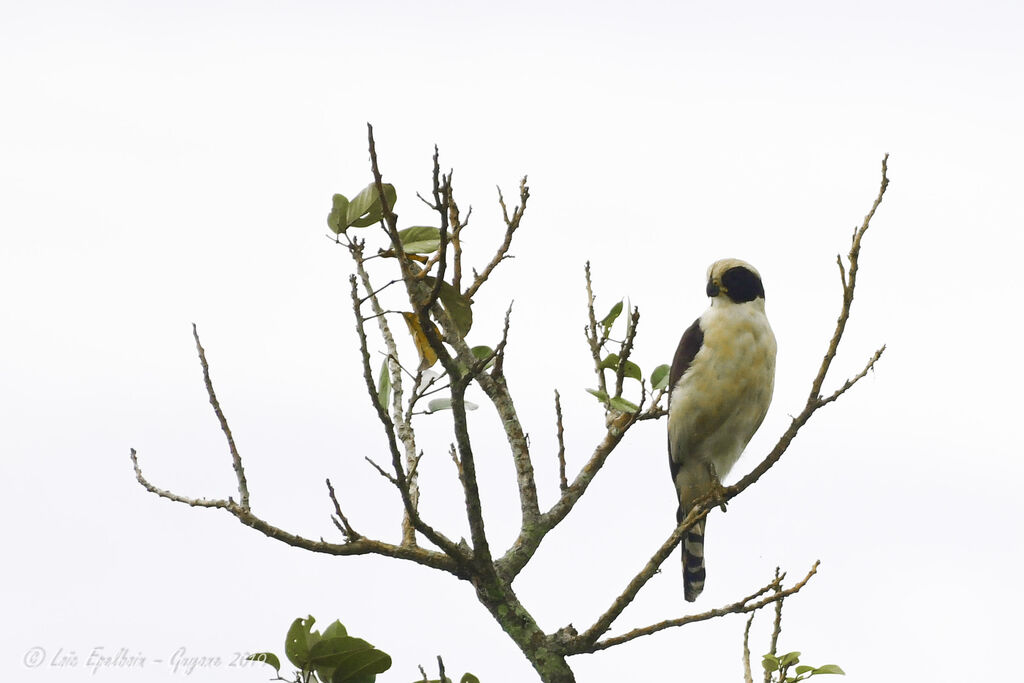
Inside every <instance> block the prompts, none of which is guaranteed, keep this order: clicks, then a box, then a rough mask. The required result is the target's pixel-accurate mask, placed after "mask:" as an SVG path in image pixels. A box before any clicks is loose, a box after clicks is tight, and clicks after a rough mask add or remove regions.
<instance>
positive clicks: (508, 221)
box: [466, 176, 530, 298]
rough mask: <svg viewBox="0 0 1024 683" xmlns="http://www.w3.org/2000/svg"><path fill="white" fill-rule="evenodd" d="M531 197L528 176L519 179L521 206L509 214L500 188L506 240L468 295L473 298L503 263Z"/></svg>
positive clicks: (499, 194) (499, 201) (475, 280)
mask: <svg viewBox="0 0 1024 683" xmlns="http://www.w3.org/2000/svg"><path fill="white" fill-rule="evenodd" d="M529 198H530V188H529V186H527V184H526V176H523V179H522V180H520V181H519V206H517V207H516V208H515V209H513V210H512V216H511V217H510V216H509V215H508V209H507V208H506V207H505V198H504V197H503V196H502V195H501V188H500V187H499V188H498V203H499V204H501V213H502V216H503V217H504V219H505V240H504V241H503V242H502V243H501V246H499V247H498V251H497V252H495V254H494V257H493V258H492V259H491V262H490V263H488V264H487V265H486V266H485V267H484V270H483V272H482V273H480V274H479V275H477V276H476V278H475V279H474V280H473V284H471V285H470V286H469V287H468V288H467V289H466V296H468V297H470V298H472V297H473V295H474V294H475V293H476V291H477V290H478V289H480V286H481V285H483V283H484V282H486V281H487V278H489V277H490V276H491V273H492V272H493V271H494V269H495V268H497V267H498V264H499V263H501V262H502V261H503V260H504V259H505V258H506V254H507V253H508V250H509V247H511V246H512V235H513V234H514V233H515V231H516V230H517V229H518V228H519V222H520V221H521V220H522V219H523V213H525V212H526V201H527V200H528V199H529Z"/></svg>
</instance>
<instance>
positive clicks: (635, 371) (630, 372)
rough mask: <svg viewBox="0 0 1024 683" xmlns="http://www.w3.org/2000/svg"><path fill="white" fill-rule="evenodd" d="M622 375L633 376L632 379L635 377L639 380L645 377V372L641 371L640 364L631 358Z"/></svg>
mask: <svg viewBox="0 0 1024 683" xmlns="http://www.w3.org/2000/svg"><path fill="white" fill-rule="evenodd" d="M622 376H623V377H631V378H632V379H635V380H636V381H637V382H639V381H641V380H642V379H643V373H642V372H640V366H639V365H637V364H636V363H634V362H633V361H631V360H627V361H626V368H625V370H623V372H622Z"/></svg>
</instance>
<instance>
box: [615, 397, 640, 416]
mask: <svg viewBox="0 0 1024 683" xmlns="http://www.w3.org/2000/svg"><path fill="white" fill-rule="evenodd" d="M608 404H609V405H610V406H611V407H612V408H615V410H618V411H619V412H622V413H635V412H636V411H638V410H640V406H638V405H637V404H635V403H632V402H630V401H627V400H626V399H624V398H622V397H621V396H616V397H615V398H613V399H611V400H610V401H609V402H608Z"/></svg>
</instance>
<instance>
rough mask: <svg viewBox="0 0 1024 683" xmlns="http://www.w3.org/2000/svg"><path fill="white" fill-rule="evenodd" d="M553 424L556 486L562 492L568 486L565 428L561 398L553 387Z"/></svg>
mask: <svg viewBox="0 0 1024 683" xmlns="http://www.w3.org/2000/svg"><path fill="white" fill-rule="evenodd" d="M555 426H556V429H557V435H558V488H559V489H560V490H561V491H562V492H563V493H564V492H565V490H566V489H568V488H569V480H568V479H566V478H565V430H564V428H563V427H562V400H561V397H560V396H559V395H558V390H557V389H555Z"/></svg>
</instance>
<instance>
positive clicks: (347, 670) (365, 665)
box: [331, 649, 391, 683]
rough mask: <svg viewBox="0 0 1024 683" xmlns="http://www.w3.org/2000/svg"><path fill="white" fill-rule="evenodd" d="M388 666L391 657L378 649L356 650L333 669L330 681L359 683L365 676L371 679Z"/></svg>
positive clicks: (389, 665)
mask: <svg viewBox="0 0 1024 683" xmlns="http://www.w3.org/2000/svg"><path fill="white" fill-rule="evenodd" d="M390 668H391V657H390V656H389V655H387V654H385V653H383V652H381V651H380V650H376V649H370V650H365V651H362V652H356V653H354V654H353V655H352V656H351V657H349V658H348V659H346V660H345V661H344V663H343V664H341V665H340V666H338V668H337V669H335V671H334V676H332V677H331V683H360V682H361V681H363V680H367V677H369V679H368V680H371V681H372V680H373V678H374V677H376V675H377V674H379V673H384V672H385V671H387V670H388V669H390Z"/></svg>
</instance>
